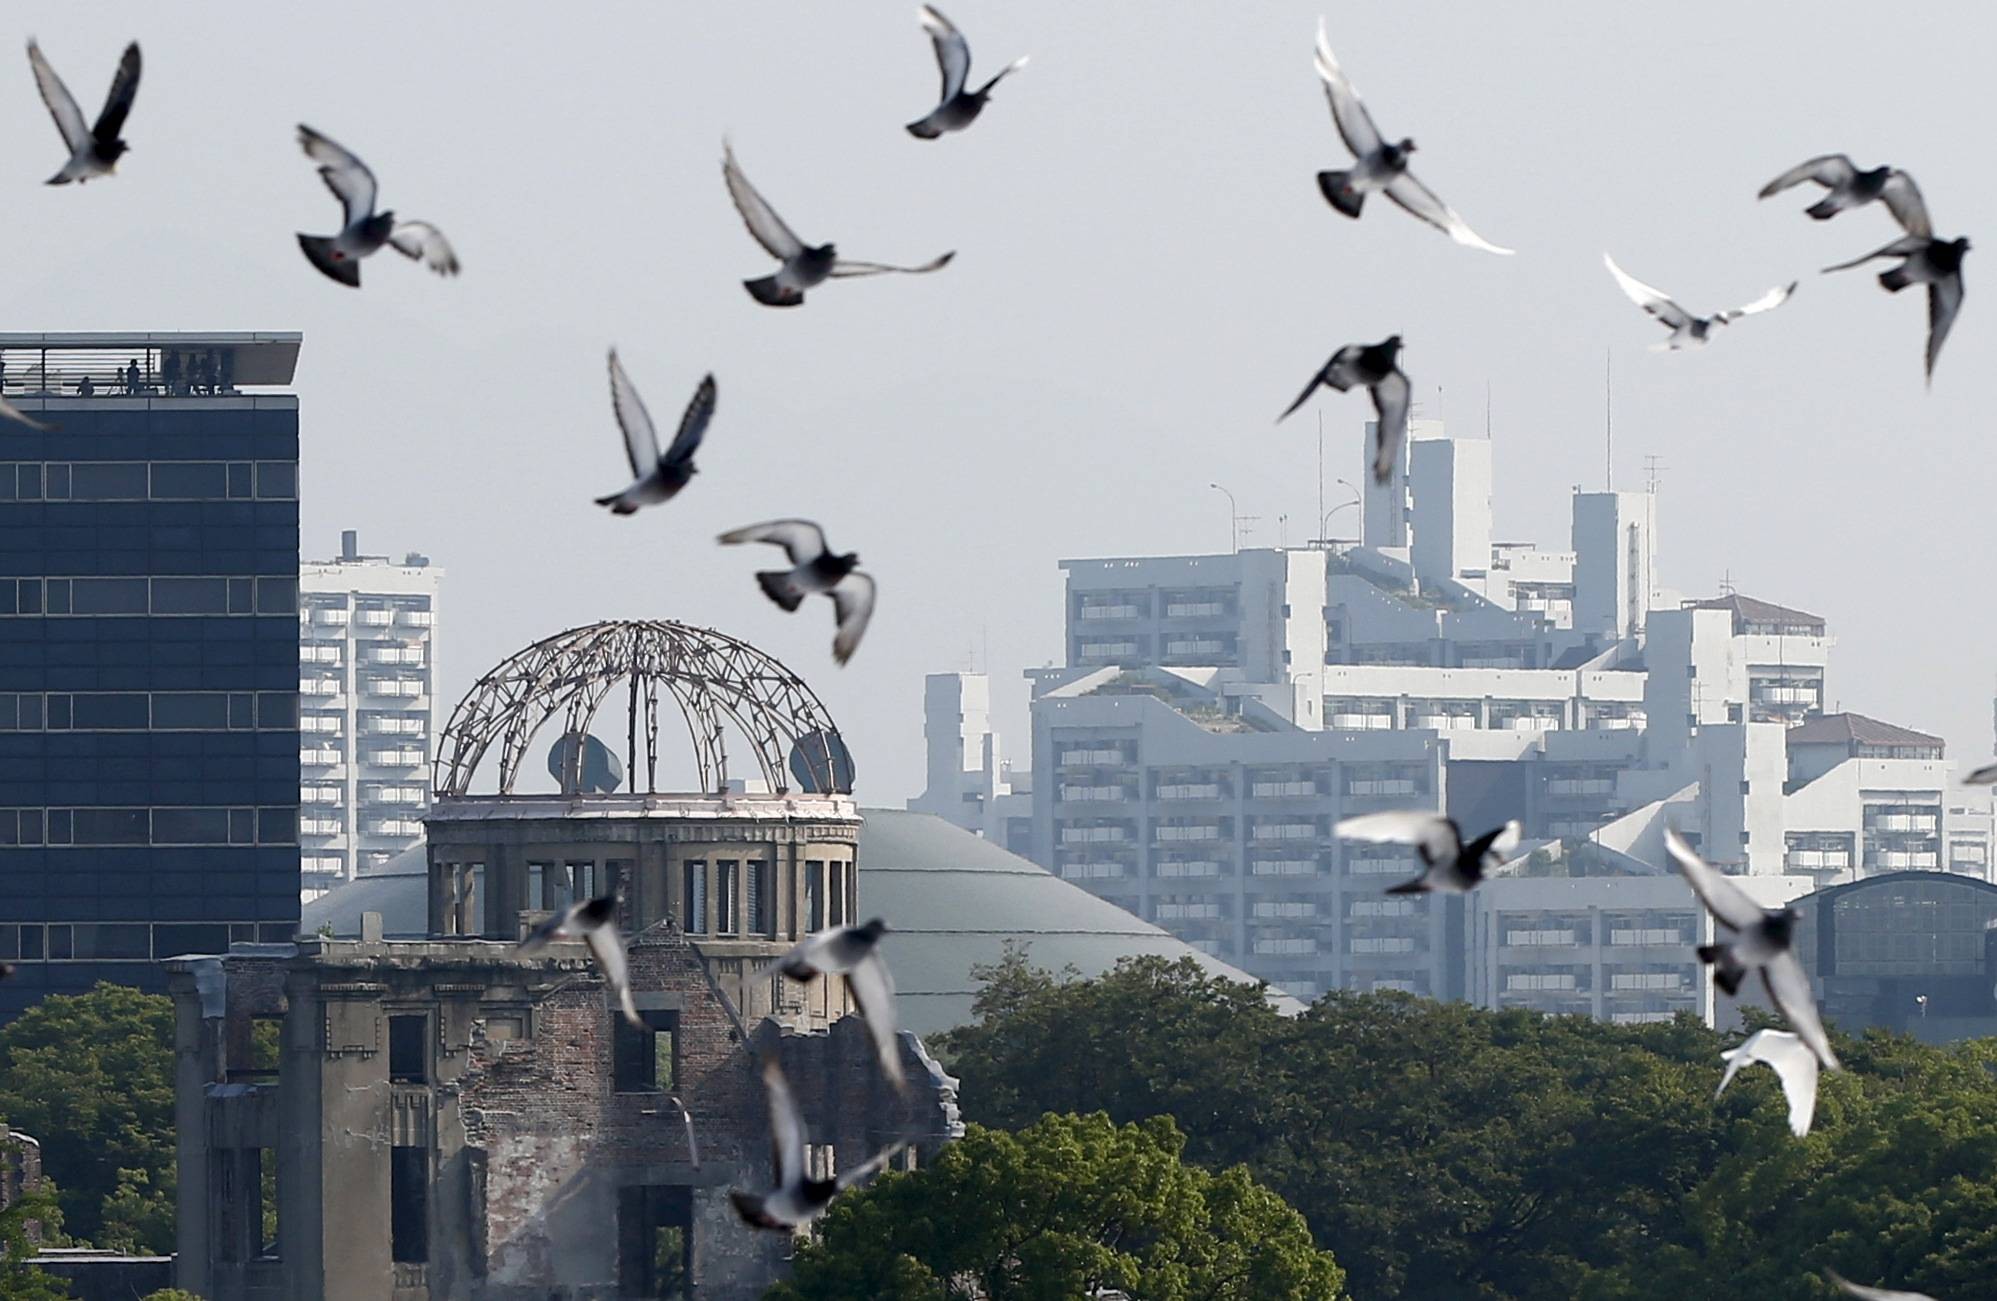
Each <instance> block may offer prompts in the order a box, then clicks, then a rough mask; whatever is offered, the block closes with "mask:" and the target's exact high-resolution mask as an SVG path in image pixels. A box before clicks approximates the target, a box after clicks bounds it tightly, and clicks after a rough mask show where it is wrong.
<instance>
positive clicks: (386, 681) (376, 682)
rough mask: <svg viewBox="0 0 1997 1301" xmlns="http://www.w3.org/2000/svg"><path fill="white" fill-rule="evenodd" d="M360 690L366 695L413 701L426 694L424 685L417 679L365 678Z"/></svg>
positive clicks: (362, 680)
mask: <svg viewBox="0 0 1997 1301" xmlns="http://www.w3.org/2000/svg"><path fill="white" fill-rule="evenodd" d="M360 688H361V692H362V693H363V694H364V695H370V696H389V697H396V698H403V699H411V700H413V699H415V698H416V697H418V696H421V695H423V694H424V684H423V683H422V682H421V681H420V680H418V679H416V678H377V677H363V678H362V679H361V682H360Z"/></svg>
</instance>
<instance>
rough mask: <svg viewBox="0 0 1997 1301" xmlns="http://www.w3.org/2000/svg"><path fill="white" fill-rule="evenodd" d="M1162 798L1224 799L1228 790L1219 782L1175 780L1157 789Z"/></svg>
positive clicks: (1159, 797) (1159, 796) (1158, 795)
mask: <svg viewBox="0 0 1997 1301" xmlns="http://www.w3.org/2000/svg"><path fill="white" fill-rule="evenodd" d="M1157 798H1158V799H1161V800H1224V799H1226V798H1227V792H1226V791H1225V790H1223V789H1222V788H1221V786H1220V783H1218V782H1174V783H1168V784H1166V785H1162V786H1160V787H1159V788H1158V790H1157Z"/></svg>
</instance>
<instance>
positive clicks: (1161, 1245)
mask: <svg viewBox="0 0 1997 1301" xmlns="http://www.w3.org/2000/svg"><path fill="white" fill-rule="evenodd" d="M1183 1146H1184V1138H1183V1136H1182V1135H1181V1134H1180V1133H1179V1131H1178V1128H1177V1127H1176V1126H1175V1125H1173V1123H1172V1122H1171V1121H1170V1120H1168V1119H1166V1118H1164V1117H1162V1116H1161V1117H1153V1118H1152V1119H1150V1120H1147V1121H1144V1122H1142V1123H1140V1124H1133V1125H1125V1126H1122V1127H1118V1126H1116V1125H1115V1124H1113V1123H1111V1121H1110V1119H1109V1118H1108V1117H1107V1116H1104V1115H1102V1114H1101V1113H1097V1114H1094V1115H1089V1116H1057V1115H1049V1116H1046V1117H1044V1118H1042V1119H1041V1120H1040V1121H1038V1122H1037V1123H1035V1124H1033V1125H1031V1126H1029V1127H1028V1128H1026V1129H1024V1130H1022V1131H1021V1132H1020V1133H1018V1134H1016V1135H1014V1134H1007V1133H1003V1132H1001V1131H997V1130H990V1129H985V1128H982V1127H980V1126H976V1125H973V1126H971V1127H970V1130H969V1132H968V1133H967V1134H966V1135H965V1137H964V1139H963V1141H962V1142H959V1143H955V1144H952V1145H951V1146H950V1147H948V1148H946V1149H944V1151H943V1153H942V1155H941V1156H939V1157H938V1159H937V1160H936V1162H935V1164H934V1165H932V1166H930V1167H929V1168H927V1169H924V1170H921V1171H918V1172H916V1173H913V1174H888V1175H884V1176H882V1178H881V1179H880V1181H879V1182H878V1183H877V1184H876V1185H875V1186H874V1187H872V1188H868V1189H864V1190H860V1191H856V1192H852V1193H848V1194H847V1195H846V1196H845V1197H843V1198H841V1199H840V1200H839V1201H837V1202H835V1203H834V1204H833V1208H832V1210H831V1212H830V1213H829V1214H827V1215H826V1217H825V1219H824V1220H823V1221H822V1222H821V1229H820V1232H819V1234H818V1236H817V1238H816V1239H815V1240H813V1241H811V1242H808V1243H806V1244H805V1245H804V1246H803V1247H802V1248H801V1249H800V1251H799V1253H798V1258H797V1267H796V1272H795V1274H794V1276H793V1277H792V1279H791V1280H790V1281H789V1282H787V1283H784V1284H780V1285H779V1286H778V1287H776V1288H775V1289H773V1290H772V1291H771V1292H770V1293H769V1294H768V1295H769V1296H770V1297H771V1298H773V1299H777V1301H834V1299H835V1298H850V1297H869V1298H880V1299H881V1301H960V1299H965V1298H972V1297H976V1298H980V1299H981V1301H1032V1299H1033V1298H1039V1297H1086V1296H1090V1295H1093V1294H1094V1293H1095V1291H1096V1289H1108V1288H1114V1289H1117V1290H1120V1291H1123V1292H1125V1293H1128V1294H1129V1295H1130V1296H1131V1297H1133V1298H1137V1299H1139V1301H1192V1299H1193V1298H1202V1299H1205V1301H1272V1299H1274V1298H1299V1299H1308V1301H1336V1299H1337V1298H1340V1297H1342V1296H1343V1295H1344V1291H1343V1287H1344V1276H1343V1274H1342V1273H1341V1272H1340V1270H1339V1268H1338V1266H1337V1265H1336V1264H1335V1263H1334V1262H1333V1261H1332V1258H1331V1256H1330V1254H1329V1253H1326V1252H1323V1251H1320V1250H1318V1249H1317V1248H1316V1247H1315V1246H1314V1245H1313V1244H1312V1242H1311V1239H1310V1233H1309V1230H1308V1229H1307V1228H1306V1227H1305V1225H1304V1221H1303V1217H1302V1216H1300V1215H1298V1214H1297V1213H1296V1212H1295V1211H1293V1210H1291V1209H1290V1208H1289V1207H1287V1206H1285V1205H1283V1202H1282V1199H1280V1198H1278V1197H1277V1196H1275V1195H1274V1194H1273V1193H1271V1192H1269V1191H1268V1190H1267V1189H1265V1188H1263V1187H1261V1186H1260V1185H1258V1184H1256V1183H1255V1182H1254V1180H1253V1179H1251V1178H1250V1177H1249V1175H1248V1173H1247V1171H1245V1170H1242V1169H1239V1168H1236V1169H1231V1170H1228V1171H1226V1172H1224V1173H1221V1174H1218V1175H1213V1174H1208V1173H1207V1172H1205V1171H1203V1170H1200V1169H1198V1168H1196V1167H1193V1166H1188V1165H1184V1164H1182V1163H1181V1162H1180V1160H1179V1156H1180V1150H1181V1148H1182V1147H1183Z"/></svg>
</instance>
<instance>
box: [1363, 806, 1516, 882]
mask: <svg viewBox="0 0 1997 1301" xmlns="http://www.w3.org/2000/svg"><path fill="white" fill-rule="evenodd" d="M1522 831H1523V828H1521V827H1520V826H1519V824H1518V823H1517V822H1507V823H1506V824H1505V825H1504V826H1502V827H1499V828H1497V829H1496V830H1495V831H1487V832H1485V833H1484V834H1483V835H1481V836H1479V837H1477V838H1476V839H1475V840H1470V841H1466V840H1464V839H1463V832H1462V830H1461V829H1460V828H1458V827H1457V825H1456V820H1455V819H1454V818H1448V817H1444V816H1443V815H1442V814H1440V813H1431V812H1427V811H1425V810H1421V809H1407V810H1394V811H1390V812H1386V813H1362V814H1360V815H1359V816H1358V817H1356V818H1346V819H1344V820H1343V821H1341V822H1340V823H1339V824H1338V825H1337V826H1335V827H1333V828H1332V834H1333V835H1334V836H1337V837H1338V838H1339V839H1340V840H1369V841H1373V842H1376V843H1382V842H1384V843H1387V844H1399V845H1413V846H1414V847H1415V851H1416V852H1417V853H1419V854H1420V855H1421V861H1422V871H1421V875H1420V876H1418V877H1416V878H1415V879H1414V880H1412V881H1403V882H1402V883H1401V884H1399V885H1397V886H1393V887H1391V888H1389V889H1388V891H1387V893H1388V894H1427V893H1429V892H1430V891H1437V890H1439V891H1441V892H1442V893H1444V894H1466V893H1468V892H1469V891H1471V890H1474V889H1475V888H1476V887H1477V883H1478V882H1479V881H1482V880H1483V879H1484V878H1485V877H1486V876H1488V875H1490V874H1491V873H1492V872H1494V871H1496V870H1497V869H1498V868H1500V867H1502V866H1504V864H1505V860H1506V859H1507V858H1509V857H1510V856H1511V853H1512V851H1513V850H1515V849H1517V848H1518V847H1519V835H1520V833H1521V832H1522Z"/></svg>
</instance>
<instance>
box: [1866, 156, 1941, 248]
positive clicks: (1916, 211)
mask: <svg viewBox="0 0 1997 1301" xmlns="http://www.w3.org/2000/svg"><path fill="white" fill-rule="evenodd" d="M1879 197H1880V199H1881V200H1883V201H1884V202H1885V204H1886V210H1887V211H1888V212H1890V213H1892V214H1893V220H1895V221H1897V222H1899V223H1900V229H1902V230H1904V231H1906V232H1907V233H1908V234H1909V235H1919V236H1921V237H1922V238H1924V239H1933V238H1934V234H1935V228H1934V223H1933V222H1931V221H1929V220H1928V204H1927V201H1926V200H1925V199H1923V198H1922V197H1921V187H1920V186H1918V185H1916V184H1914V178H1913V177H1912V176H1909V175H1908V174H1907V173H1905V172H1903V171H1901V170H1900V169H1899V168H1897V167H1896V168H1894V169H1893V171H1892V172H1891V173H1890V174H1888V176H1887V177H1886V184H1885V185H1884V186H1882V187H1881V188H1880V191H1879Z"/></svg>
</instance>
